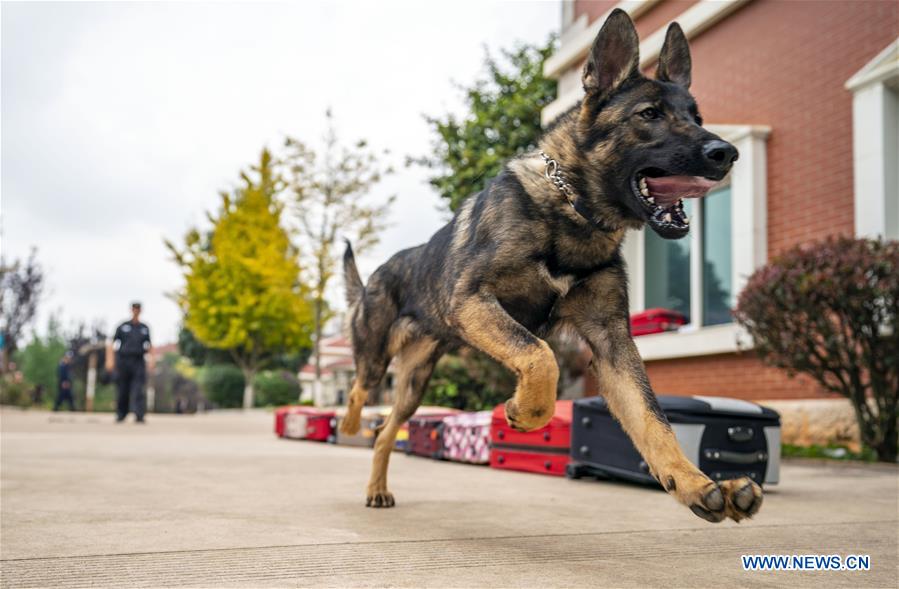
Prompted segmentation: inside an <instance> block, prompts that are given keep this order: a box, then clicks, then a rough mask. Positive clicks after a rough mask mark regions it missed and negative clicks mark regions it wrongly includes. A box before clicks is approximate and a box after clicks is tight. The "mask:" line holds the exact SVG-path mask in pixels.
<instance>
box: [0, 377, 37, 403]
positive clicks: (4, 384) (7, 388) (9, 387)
mask: <svg viewBox="0 0 899 589" xmlns="http://www.w3.org/2000/svg"><path fill="white" fill-rule="evenodd" d="M30 390H31V385H29V384H28V383H27V382H25V381H18V382H17V381H15V380H14V379H12V378H8V377H7V376H5V375H3V376H0V405H16V406H18V407H29V406H30V405H31V393H30Z"/></svg>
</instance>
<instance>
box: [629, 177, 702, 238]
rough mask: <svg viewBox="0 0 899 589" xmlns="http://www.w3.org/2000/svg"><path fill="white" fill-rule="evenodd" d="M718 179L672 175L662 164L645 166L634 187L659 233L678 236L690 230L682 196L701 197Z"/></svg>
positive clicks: (665, 235)
mask: <svg viewBox="0 0 899 589" xmlns="http://www.w3.org/2000/svg"><path fill="white" fill-rule="evenodd" d="M718 182H719V181H718V180H710V179H709V178H703V177H702V176H672V175H669V174H668V173H667V172H666V171H664V170H661V169H659V168H646V169H644V170H641V171H640V172H638V173H637V174H636V176H634V179H633V180H632V184H633V186H632V188H633V191H634V194H635V195H636V197H637V199H638V200H639V201H640V203H641V204H642V205H643V209H644V211H645V212H646V215H647V220H648V222H649V224H650V225H651V226H652V228H653V229H654V230H655V231H656V233H658V234H660V235H661V236H662V237H668V238H677V237H683V236H684V235H686V234H687V232H688V231H689V230H690V220H689V219H688V218H687V214H686V212H684V200H683V199H685V198H701V197H703V196H705V195H706V194H708V193H709V190H711V189H712V187H714V186H715V185H716V184H718Z"/></svg>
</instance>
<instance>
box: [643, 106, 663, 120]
mask: <svg viewBox="0 0 899 589" xmlns="http://www.w3.org/2000/svg"><path fill="white" fill-rule="evenodd" d="M640 116H641V117H643V118H644V119H646V120H647V121H653V120H655V119H658V118H660V117H661V116H662V113H660V112H659V111H658V109H655V108H652V107H649V108H644V109H643V110H641V111H640Z"/></svg>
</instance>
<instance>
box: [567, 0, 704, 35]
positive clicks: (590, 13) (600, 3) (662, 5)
mask: <svg viewBox="0 0 899 589" xmlns="http://www.w3.org/2000/svg"><path fill="white" fill-rule="evenodd" d="M696 2H698V0H665V1H664V2H659V3H658V4H655V5H654V6H652V8H650V9H649V12H646V13H644V14H642V15H641V16H640V18H638V19H637V21H636V25H637V33H638V34H639V35H640V37H641V38H643V37H646V36H648V35H650V34H652V33H653V32H655V31H656V30H657V29H658V28H659V27H661V26H664V25H665V24H667V23H668V22H669V21H670V20H672V19H673V18H674V17H676V16H677V15H678V14H680V13H682V12H683V11H685V10H686V9H688V8H689V7H690V6H692V5H693V4H696ZM616 4H618V0H589V1H584V0H580V1H578V2H575V3H574V18H575V19H578V18H579V17H580V16H581V15H582V14H586V15H587V19H588V22H591V23H592V22H593V21H594V20H596V19H597V18H599V17H600V16H602V15H603V14H605V13H606V12H608V11H609V10H611V9H612V8H613V7H614V6H615V5H616Z"/></svg>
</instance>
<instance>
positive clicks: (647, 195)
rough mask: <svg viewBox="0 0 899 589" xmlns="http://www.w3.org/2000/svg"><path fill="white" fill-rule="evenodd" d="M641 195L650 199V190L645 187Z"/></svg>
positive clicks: (641, 190) (641, 189)
mask: <svg viewBox="0 0 899 589" xmlns="http://www.w3.org/2000/svg"><path fill="white" fill-rule="evenodd" d="M640 194H642V195H643V196H645V197H649V188H646V187H645V186H643V187H642V188H640Z"/></svg>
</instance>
